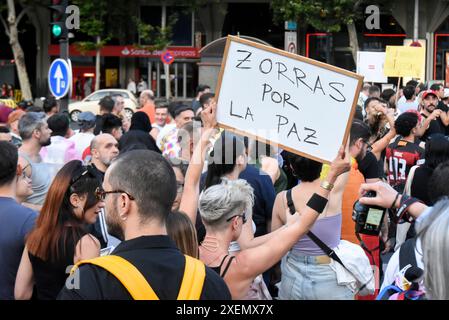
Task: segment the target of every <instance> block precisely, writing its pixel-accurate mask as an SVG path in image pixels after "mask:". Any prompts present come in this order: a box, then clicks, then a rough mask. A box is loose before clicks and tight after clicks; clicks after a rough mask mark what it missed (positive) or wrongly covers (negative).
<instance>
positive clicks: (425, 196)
mask: <svg viewBox="0 0 449 320" xmlns="http://www.w3.org/2000/svg"><path fill="white" fill-rule="evenodd" d="M432 173H433V170H432V169H430V168H429V167H426V165H422V166H420V167H419V168H416V170H415V174H414V176H413V180H412V185H411V188H410V194H411V196H412V197H414V198H417V199H419V200H421V201H422V202H424V203H425V204H426V205H427V206H431V205H433V203H432V202H431V201H430V197H429V180H430V177H431V176H432Z"/></svg>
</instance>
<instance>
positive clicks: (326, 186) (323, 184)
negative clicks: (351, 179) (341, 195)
mask: <svg viewBox="0 0 449 320" xmlns="http://www.w3.org/2000/svg"><path fill="white" fill-rule="evenodd" d="M320 187H321V188H323V189H326V190H327V191H332V189H333V188H334V185H333V184H332V183H330V182H328V181H326V180H324V181H322V182H321V184H320Z"/></svg>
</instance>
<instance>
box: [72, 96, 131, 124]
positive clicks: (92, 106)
mask: <svg viewBox="0 0 449 320" xmlns="http://www.w3.org/2000/svg"><path fill="white" fill-rule="evenodd" d="M116 94H119V95H121V96H122V97H123V99H124V102H125V109H124V110H125V113H126V115H127V116H128V118H129V119H131V117H132V115H133V113H134V112H136V109H137V106H138V105H139V104H138V102H137V99H136V97H135V96H134V94H132V92H131V91H128V90H125V89H102V90H98V91H95V92H93V93H91V94H90V95H88V96H87V97H85V98H84V99H83V100H81V101H77V102H73V103H70V104H69V114H70V119H72V121H75V122H76V121H78V115H79V114H80V113H81V112H84V111H90V112H92V113H93V114H100V105H99V104H98V103H99V102H100V100H101V98H103V97H106V96H113V95H116Z"/></svg>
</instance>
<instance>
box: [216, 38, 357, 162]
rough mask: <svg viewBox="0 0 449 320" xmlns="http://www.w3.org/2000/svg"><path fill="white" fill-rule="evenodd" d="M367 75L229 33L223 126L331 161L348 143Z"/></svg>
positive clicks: (220, 110)
mask: <svg viewBox="0 0 449 320" xmlns="http://www.w3.org/2000/svg"><path fill="white" fill-rule="evenodd" d="M362 81H363V77H362V76H360V75H357V74H355V73H352V72H349V71H346V70H343V69H340V68H337V67H334V66H331V65H328V64H325V63H322V62H318V61H315V60H312V59H308V58H304V57H302V56H299V55H296V54H292V53H289V52H286V51H282V50H279V49H275V48H272V47H268V46H265V45H262V44H258V43H255V42H252V41H248V40H244V39H241V38H238V37H234V36H228V39H227V42H226V48H225V54H224V57H223V62H222V65H221V71H220V75H219V79H218V85H217V88H216V91H215V92H216V98H217V121H218V124H219V126H220V127H222V128H225V129H228V130H231V131H234V132H236V133H238V134H241V135H246V136H250V137H253V138H256V139H258V140H260V141H263V142H267V143H271V144H274V145H278V146H279V147H280V148H282V149H284V150H288V151H291V152H294V153H296V154H299V155H302V156H305V157H308V158H311V159H314V160H317V161H320V162H323V163H330V162H331V161H332V160H333V159H334V157H335V155H336V154H337V153H338V149H339V147H340V146H341V145H342V144H344V143H346V140H347V137H348V135H349V130H350V127H351V123H352V118H353V114H354V111H355V107H356V104H357V98H358V95H359V92H360V88H361V86H362Z"/></svg>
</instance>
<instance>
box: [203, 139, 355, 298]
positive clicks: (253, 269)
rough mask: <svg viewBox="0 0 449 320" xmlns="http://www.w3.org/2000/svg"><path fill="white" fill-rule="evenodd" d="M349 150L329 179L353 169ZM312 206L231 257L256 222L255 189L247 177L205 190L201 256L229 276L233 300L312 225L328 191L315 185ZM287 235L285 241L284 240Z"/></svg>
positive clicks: (338, 159)
mask: <svg viewBox="0 0 449 320" xmlns="http://www.w3.org/2000/svg"><path fill="white" fill-rule="evenodd" d="M349 167H350V163H349V153H348V152H347V151H346V152H345V151H344V149H343V147H342V148H340V151H339V153H338V156H337V157H336V159H335V160H334V161H333V162H332V165H331V168H330V171H329V174H328V176H327V181H328V182H329V183H331V184H333V183H335V181H336V179H337V177H338V176H340V175H341V174H342V173H344V172H346V171H348V170H349ZM314 191H315V192H314V193H313V194H312V195H311V197H310V201H309V203H308V206H306V207H305V208H304V210H302V212H301V213H298V212H296V213H295V214H293V215H290V214H288V215H286V218H287V223H286V224H285V225H284V226H283V227H282V228H279V229H278V230H276V231H275V232H272V233H270V234H268V235H265V236H261V237H256V238H253V239H252V240H251V241H249V242H247V245H249V246H248V247H246V246H241V250H240V251H239V252H237V253H235V254H234V255H232V256H231V255H229V247H230V244H231V242H232V241H236V240H237V239H239V237H240V235H241V234H242V229H243V226H244V225H245V224H246V222H247V221H251V219H250V218H251V208H252V204H253V201H254V195H253V189H252V187H251V186H250V185H249V184H248V183H247V182H246V181H244V180H241V179H237V180H229V179H226V178H222V179H221V183H219V184H213V185H212V186H210V187H209V188H207V189H205V190H204V191H203V192H202V193H201V195H200V199H199V210H200V214H201V218H202V220H203V223H204V226H205V228H206V236H205V238H204V241H203V242H202V243H201V245H200V259H201V260H202V261H204V263H205V264H206V265H207V266H209V267H211V268H212V269H214V270H215V271H216V272H217V273H218V274H220V276H221V277H222V278H223V279H224V280H225V282H226V284H227V285H228V288H229V290H230V292H231V295H232V298H233V299H243V298H245V297H246V296H247V294H248V292H249V290H250V286H251V284H252V283H253V281H254V279H255V278H256V277H257V276H258V275H260V274H261V273H263V272H264V271H266V270H268V269H269V268H270V267H272V266H273V265H274V264H276V263H277V262H278V261H279V260H280V259H281V258H282V257H283V256H284V255H285V254H286V253H287V252H288V250H290V248H291V247H292V246H293V245H294V244H295V242H296V241H298V239H299V238H301V237H303V236H304V235H305V234H306V233H307V232H308V230H309V229H310V228H311V226H312V225H313V223H314V222H315V220H316V219H317V217H318V215H319V213H321V212H322V211H323V210H324V207H325V206H326V204H327V197H328V196H329V190H327V189H325V188H321V187H319V186H318V187H317V188H315V189H314ZM279 239H282V241H279Z"/></svg>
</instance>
